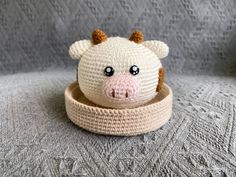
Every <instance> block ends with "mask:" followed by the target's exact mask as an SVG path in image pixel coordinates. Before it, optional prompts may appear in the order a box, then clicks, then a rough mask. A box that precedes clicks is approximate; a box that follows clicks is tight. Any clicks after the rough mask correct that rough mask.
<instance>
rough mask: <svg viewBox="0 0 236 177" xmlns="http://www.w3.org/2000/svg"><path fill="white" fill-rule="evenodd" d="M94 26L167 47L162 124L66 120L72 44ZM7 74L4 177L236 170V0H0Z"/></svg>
mask: <svg viewBox="0 0 236 177" xmlns="http://www.w3.org/2000/svg"><path fill="white" fill-rule="evenodd" d="M96 27H100V28H102V29H103V30H104V31H106V32H107V34H108V35H109V36H111V35H120V36H124V37H128V36H129V34H130V33H131V31H132V30H133V29H140V30H142V31H143V32H144V34H145V36H146V39H160V40H163V41H164V42H166V43H168V45H169V46H170V55H169V57H167V58H166V59H165V60H163V62H164V66H165V68H166V70H167V71H168V75H167V83H168V84H169V85H170V86H171V87H172V88H173V93H174V105H173V106H174V107H173V115H172V118H171V119H170V121H169V122H168V123H167V124H166V125H165V126H163V127H162V128H160V129H159V130H157V131H154V132H150V133H148V134H145V135H140V136H134V137H113V136H102V135H95V134H92V133H89V132H87V131H85V130H82V129H81V128H79V127H77V126H75V125H74V124H73V123H72V122H71V121H69V119H68V118H67V116H66V112H65V106H64V96H63V92H64V90H65V88H66V87H67V86H68V84H69V83H71V82H73V81H74V80H75V68H76V63H75V62H74V61H72V60H71V59H69V56H68V51H67V50H68V47H69V45H70V44H71V43H72V42H74V41H75V40H78V39H84V38H89V37H90V33H91V31H92V30H93V29H94V28H96ZM24 72H27V73H24ZM0 73H1V74H0V176H1V177H2V176H3V177H6V176H9V177H12V176H19V177H26V176H27V177H31V176H32V177H37V176H40V177H42V176H45V177H57V176H60V177H64V176H66V177H75V176H76V177H82V176H83V177H85V176H87V177H92V176H96V177H102V176H105V177H113V176H121V177H146V176H148V177H154V176H163V177H164V176H171V177H172V176H181V177H182V176H183V177H190V176H191V177H192V176H193V177H202V176H204V177H205V176H206V177H235V176H236V78H235V76H228V75H235V74H236V1H235V0H224V1H220V0H206V1H203V0H202V1H194V0H180V1H174V0H162V1H161V0H145V1H141V0H127V1H125V0H113V1H108V0H84V1H78V0H77V1H76V0H73V1H72V0H65V1H63V0H57V1H56V0H48V1H46V0H44V1H43V0H42V1H36V0H14V1H11V0H0ZM12 73H15V74H12ZM199 75H201V76H199ZM218 75H221V76H218Z"/></svg>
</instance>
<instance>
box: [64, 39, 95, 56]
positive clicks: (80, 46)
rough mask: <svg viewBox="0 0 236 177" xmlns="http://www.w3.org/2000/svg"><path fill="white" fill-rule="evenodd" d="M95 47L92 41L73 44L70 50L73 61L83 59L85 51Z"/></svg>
mask: <svg viewBox="0 0 236 177" xmlns="http://www.w3.org/2000/svg"><path fill="white" fill-rule="evenodd" d="M92 46H93V43H92V42H91V41H90V40H81V41H76V42H75V43H73V44H72V45H71V46H70V48H69V54H70V57H71V58H72V59H75V60H78V59H80V58H81V57H82V55H83V54H84V52H85V51H87V50H88V49H89V48H90V47H92Z"/></svg>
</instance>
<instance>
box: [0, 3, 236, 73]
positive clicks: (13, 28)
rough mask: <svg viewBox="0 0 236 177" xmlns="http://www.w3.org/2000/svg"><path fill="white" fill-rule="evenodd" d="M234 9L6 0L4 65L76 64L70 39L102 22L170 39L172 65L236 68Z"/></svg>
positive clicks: (2, 8) (1, 39) (0, 37)
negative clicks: (69, 55) (70, 50)
mask: <svg viewBox="0 0 236 177" xmlns="http://www.w3.org/2000/svg"><path fill="white" fill-rule="evenodd" d="M235 9H236V1H235V0H224V1H220V0H207V1H193V0H180V1H177V2H176V1H174V0H145V1H143V0H128V1H126V0H112V1H110V0H84V1H82V0H79V1H76V0H66V1H63V0H58V1H56V0H48V1H46V0H44V1H36V0H15V1H11V0H1V1H0V61H1V63H0V71H1V72H2V73H8V72H11V73H12V72H18V71H32V70H35V69H37V70H42V69H46V68H48V67H50V68H51V67H55V66H60V67H68V66H74V63H73V61H72V60H70V59H69V57H68V52H67V50H68V47H69V45H70V44H71V43H72V42H74V41H75V40H77V39H85V38H90V35H91V32H92V30H93V29H94V28H96V27H99V28H101V29H103V30H104V31H105V32H106V33H107V34H108V35H109V36H111V35H120V36H123V37H129V35H130V33H131V31H132V30H133V29H140V30H142V31H143V32H144V34H145V37H146V39H159V40H163V41H165V42H166V43H168V44H169V46H170V48H171V50H170V56H169V58H168V60H166V61H165V65H166V67H168V69H169V71H174V72H178V73H182V72H185V73H211V74H215V73H219V74H233V73H236V69H235V68H236V64H235V63H236V50H235V46H236V25H235V24H236V10H235Z"/></svg>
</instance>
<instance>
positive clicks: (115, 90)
mask: <svg viewBox="0 0 236 177" xmlns="http://www.w3.org/2000/svg"><path fill="white" fill-rule="evenodd" d="M138 93H139V82H138V80H137V78H136V77H135V76H132V75H130V74H118V75H114V76H112V77H109V78H107V79H106V80H105V81H104V83H103V94H104V96H105V97H106V99H108V100H110V101H122V102H123V101H125V102H130V101H133V100H134V99H135V98H136V97H137V96H138Z"/></svg>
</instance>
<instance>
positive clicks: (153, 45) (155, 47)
mask: <svg viewBox="0 0 236 177" xmlns="http://www.w3.org/2000/svg"><path fill="white" fill-rule="evenodd" d="M142 44H143V45H144V46H145V47H147V48H149V49H150V50H151V51H153V52H154V53H155V54H156V55H157V57H158V58H160V59H162V58H165V57H166V56H167V55H168V53H169V47H168V46H167V45H166V44H165V43H164V42H162V41H156V40H151V41H144V42H143V43H142Z"/></svg>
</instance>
